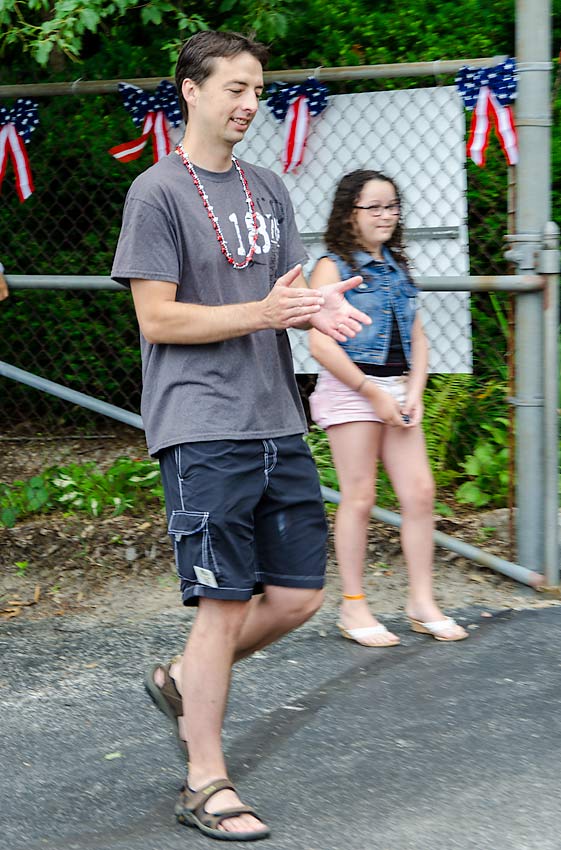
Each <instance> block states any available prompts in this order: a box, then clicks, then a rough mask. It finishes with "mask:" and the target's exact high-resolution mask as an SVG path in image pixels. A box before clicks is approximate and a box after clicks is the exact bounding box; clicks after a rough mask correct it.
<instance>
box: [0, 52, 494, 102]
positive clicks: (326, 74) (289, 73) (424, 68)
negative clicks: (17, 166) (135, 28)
mask: <svg viewBox="0 0 561 850" xmlns="http://www.w3.org/2000/svg"><path fill="white" fill-rule="evenodd" d="M506 58H507V57H506V56H489V57H483V58H479V59H451V60H448V59H447V60H437V61H435V62H404V63H403V64H395V63H394V64H387V65H351V66H347V67H345V68H321V67H320V68H297V69H292V70H290V69H289V70H286V71H285V70H281V69H279V70H276V71H265V73H264V74H263V79H264V81H265V83H273V82H275V81H277V80H282V81H283V82H286V83H293V82H298V81H300V80H306V79H307V78H308V77H312V76H313V77H315V78H316V79H317V80H321V81H322V82H337V81H343V80H359V79H360V80H374V79H384V78H396V77H437V76H440V75H442V74H455V73H456V72H457V71H459V70H460V68H462V67H463V66H464V65H469V66H470V67H472V68H485V67H487V66H488V65H496V64H497V63H498V62H504V60H505V59H506ZM161 80H170V82H174V79H173V77H135V78H133V79H130V80H81V79H77V80H74V82H72V83H37V84H27V85H5V86H0V98H5V97H53V96H57V95H62V94H74V95H76V94H112V93H113V92H115V93H116V92H118V90H119V89H118V86H119V83H129V84H130V85H134V86H139V87H140V88H141V89H144V90H145V91H154V90H155V89H156V87H157V86H158V84H159V83H160V82H161Z"/></svg>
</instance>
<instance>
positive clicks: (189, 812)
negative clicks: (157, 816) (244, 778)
mask: <svg viewBox="0 0 561 850" xmlns="http://www.w3.org/2000/svg"><path fill="white" fill-rule="evenodd" d="M226 788H228V789H230V790H231V791H236V789H235V788H234V786H233V785H232V783H231V782H230V780H229V779H215V780H214V782H209V784H208V785H206V786H205V787H204V788H201V789H200V790H199V791H193V790H191V788H189V786H188V785H187V782H186V783H185V785H184V786H183V788H182V789H181V794H180V795H179V800H178V801H177V805H176V806H175V816H176V818H177V820H178V821H179V823H182V824H185V826H194V827H196V828H197V829H199V830H200V831H201V832H202V833H204V834H205V835H208V836H209V837H210V838H217V839H218V840H219V841H258V840H259V839H260V838H268V837H269V835H270V834H271V830H270V829H269V827H268V826H265V824H263V829H258V830H255V831H254V832H226V830H224V829H219V828H218V827H219V826H220V824H221V823H222V822H223V821H225V820H228V818H237V817H239V816H240V815H253V817H254V818H257V820H259V821H260V820H261V818H260V817H259V815H258V814H256V813H255V810H254V809H252V808H251V806H244V805H239V806H232V808H230V809H223V810H222V811H220V812H207V811H206V809H205V805H206V803H207V802H208V800H210V799H211V797H213V796H214V795H215V794H217V793H218V792H219V791H224V789H226ZM261 822H262V821H261Z"/></svg>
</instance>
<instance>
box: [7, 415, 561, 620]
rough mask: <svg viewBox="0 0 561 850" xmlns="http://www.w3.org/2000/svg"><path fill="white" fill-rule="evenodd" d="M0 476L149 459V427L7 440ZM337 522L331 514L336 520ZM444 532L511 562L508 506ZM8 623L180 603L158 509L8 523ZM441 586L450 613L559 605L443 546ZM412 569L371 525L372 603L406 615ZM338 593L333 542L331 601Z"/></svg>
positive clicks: (386, 532) (392, 538)
mask: <svg viewBox="0 0 561 850" xmlns="http://www.w3.org/2000/svg"><path fill="white" fill-rule="evenodd" d="M0 439H1V446H0V449H1V451H2V460H1V462H0V481H3V482H11V481H14V480H16V479H25V478H27V477H30V476H32V475H34V474H36V473H38V472H40V471H41V470H42V469H44V468H45V467H46V466H50V465H63V464H66V463H71V462H80V461H82V462H86V461H95V462H96V463H97V464H98V465H99V466H100V467H101V468H107V467H108V466H110V465H111V463H112V462H113V461H114V460H115V459H116V458H118V457H122V456H126V457H134V458H145V457H147V455H146V447H145V443H144V436H143V434H142V433H140V432H137V431H135V430H133V429H129V428H122V429H116V430H114V431H111V432H108V433H107V434H106V435H96V436H94V437H90V436H82V435H75V434H70V433H67V434H63V435H61V436H60V437H58V438H56V439H51V438H48V439H47V438H45V437H41V436H37V437H34V438H29V437H26V438H21V437H16V436H10V435H8V436H4V437H2V438H0ZM330 521H331V518H330ZM437 523H438V528H439V529H440V530H441V531H444V532H445V533H446V534H450V535H454V536H458V537H461V538H463V539H464V540H467V541H468V542H471V543H475V544H476V545H479V546H482V547H483V548H485V550H486V551H490V552H493V553H494V554H497V555H500V556H501V557H504V558H507V559H508V558H509V529H508V516H507V513H506V512H505V511H495V512H490V513H486V514H478V515H463V516H458V517H452V518H445V519H443V518H439V519H438V520H437ZM0 553H1V554H0V563H1V565H2V572H1V573H0V619H2V620H6V619H12V618H15V617H18V618H19V617H24V618H29V619H35V618H38V617H45V616H65V615H68V614H81V613H83V614H89V615H95V616H98V617H103V618H114V617H117V618H122V617H136V616H144V615H148V614H150V613H153V612H157V611H161V610H164V609H166V608H170V607H173V608H176V607H177V606H178V605H179V604H180V600H179V594H178V583H177V578H176V575H175V567H174V564H173V557H172V550H171V546H170V542H169V539H168V536H167V532H166V525H165V520H164V516H163V513H162V511H161V509H160V508H159V507H158V506H154V507H153V508H150V509H147V510H146V511H145V512H144V513H143V514H142V515H141V516H137V515H130V514H126V515H122V516H104V517H102V518H100V519H97V520H93V519H92V518H90V517H87V516H84V515H71V516H67V515H65V514H63V513H60V512H59V513H55V514H48V515H44V516H38V517H36V518H33V519H32V520H25V521H22V522H20V523H18V524H17V525H16V526H15V527H14V528H10V529H7V528H0ZM435 585H436V590H437V597H438V600H439V602H440V604H441V605H442V606H443V607H444V608H446V609H458V608H465V607H467V606H471V605H481V606H483V607H484V608H489V609H499V608H523V607H541V606H544V605H550V604H557V601H556V600H547V599H545V598H544V596H543V594H536V593H535V591H531V590H529V589H528V588H525V587H523V586H521V585H519V584H517V583H515V582H512V581H510V580H509V579H507V578H505V577H503V576H501V575H499V574H496V573H493V572H491V571H490V570H487V569H485V568H481V567H479V566H477V565H476V564H474V563H472V562H469V561H467V560H466V559H465V558H462V557H460V556H457V555H455V554H453V553H451V552H448V551H446V550H444V549H437V551H436V558H435ZM406 587H407V583H406V571H405V567H404V563H403V558H402V556H401V550H400V546H399V534H398V532H397V530H395V529H393V528H391V527H388V526H386V525H383V524H381V523H378V522H372V523H371V527H370V534H369V542H368V557H367V567H366V590H367V594H368V597H369V600H370V603H371V606H372V609H373V610H375V611H377V612H378V613H386V614H388V613H392V614H394V613H399V612H401V611H402V610H403V605H404V602H405V594H406ZM339 597H340V588H339V580H338V576H337V569H336V564H335V560H334V557H333V545H332V539H331V543H330V558H329V565H328V582H327V601H326V605H327V606H328V607H330V608H335V607H336V605H337V603H338V600H339Z"/></svg>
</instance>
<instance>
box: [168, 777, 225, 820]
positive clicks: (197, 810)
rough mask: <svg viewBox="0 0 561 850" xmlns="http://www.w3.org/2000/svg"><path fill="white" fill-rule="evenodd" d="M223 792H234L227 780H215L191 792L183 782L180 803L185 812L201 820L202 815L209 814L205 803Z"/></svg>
mask: <svg viewBox="0 0 561 850" xmlns="http://www.w3.org/2000/svg"><path fill="white" fill-rule="evenodd" d="M225 790H229V791H234V792H235V791H236V789H235V787H234V786H233V785H232V783H231V782H230V780H229V779H215V780H213V781H212V782H209V783H208V785H205V786H204V788H200V789H199V790H198V791H193V789H192V788H189V785H188V784H187V782H185V784H184V786H183V788H182V789H181V801H182V803H183V806H184V807H185V809H187V811H189V812H193V814H194V815H196V817H198V818H199V820H201V817H202V815H204V814H209V812H206V811H205V805H206V803H207V802H208V801H209V800H210V799H211V797H214V795H215V794H218V792H219V791H225Z"/></svg>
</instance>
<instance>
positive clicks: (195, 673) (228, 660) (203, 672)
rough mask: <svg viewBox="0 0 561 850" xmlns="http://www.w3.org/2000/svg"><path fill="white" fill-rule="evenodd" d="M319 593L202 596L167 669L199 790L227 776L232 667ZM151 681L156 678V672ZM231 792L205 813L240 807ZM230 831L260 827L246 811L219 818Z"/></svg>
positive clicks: (285, 627) (316, 601) (291, 622)
mask: <svg viewBox="0 0 561 850" xmlns="http://www.w3.org/2000/svg"><path fill="white" fill-rule="evenodd" d="M321 599H322V591H320V590H304V589H300V588H282V587H272V586H270V587H268V588H267V590H266V593H265V594H263V595H262V596H258V597H255V598H254V599H252V600H251V601H250V602H232V601H223V600H216V599H201V600H200V602H199V608H198V611H197V616H196V618H195V622H194V624H193V627H192V629H191V633H190V635H189V639H188V641H187V645H186V647H185V652H184V654H183V657H182V659H181V661H179V660H178V661H177V662H176V663H175V664H174V665H173V666H172V669H171V671H170V672H171V675H172V676H173V678H174V679H175V681H176V684H177V687H178V689H179V691H180V692H181V691H182V688H181V682H182V681H188V682H189V688H188V689H186V690H185V694H184V695H183V711H184V716H183V717H182V718H179V721H180V729H181V734H182V736H184V737H185V739H186V740H188V741H189V776H188V782H189V786H190V787H191V788H193V789H195V790H196V789H199V788H202V787H204V786H205V785H207V784H208V783H209V782H212V780H214V779H218V778H221V777H225V776H227V775H228V772H227V768H226V763H225V761H224V754H223V751H222V725H223V721H224V712H225V709H226V702H227V699H228V689H229V685H230V676H231V669H232V665H233V664H234V662H235V661H239V660H240V659H241V658H246V657H247V656H249V655H251V654H252V653H253V652H255V651H256V650H258V649H261V648H262V647H264V646H267V645H268V644H270V643H272V642H273V641H275V640H277V639H278V638H279V637H281V636H282V635H284V634H286V633H287V632H289V631H291V630H292V629H294V628H296V627H297V626H299V625H301V624H302V623H303V622H305V621H306V620H307V619H309V618H310V617H311V616H312V615H313V614H314V613H315V611H316V610H317V609H318V607H319V605H320V604H321ZM155 678H156V683H157V684H159V685H161V684H162V682H161V681H160V682H158V676H156V677H155ZM239 802H240V800H239V798H238V797H237V795H236V794H235V793H234V792H233V791H227V790H225V791H221V792H220V793H218V794H216V795H214V796H213V797H212V799H211V800H210V801H209V804H208V810H209V811H219V810H221V809H224V808H229V807H231V806H235V805H239ZM221 828H222V829H225V830H229V831H232V832H250V831H252V830H260V829H262V828H263V824H262V823H261V822H260V821H259V820H257V819H256V818H254V817H252V816H251V815H240V816H239V817H236V818H230V819H228V820H226V821H224V822H223V824H222V826H221Z"/></svg>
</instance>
